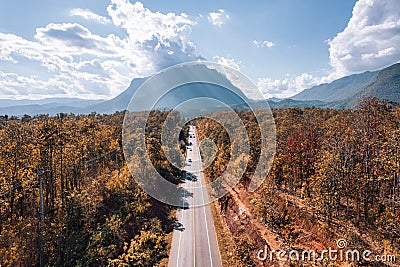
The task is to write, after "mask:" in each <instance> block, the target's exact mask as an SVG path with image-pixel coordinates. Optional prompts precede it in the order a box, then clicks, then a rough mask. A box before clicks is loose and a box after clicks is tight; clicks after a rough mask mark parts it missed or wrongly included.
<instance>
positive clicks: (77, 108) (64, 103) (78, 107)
mask: <svg viewBox="0 0 400 267" xmlns="http://www.w3.org/2000/svg"><path fill="white" fill-rule="evenodd" d="M102 102H104V100H86V99H79V98H45V99H40V100H10V99H0V115H6V114H7V115H10V116H23V115H25V114H27V115H37V114H49V115H56V114H58V113H83V112H82V111H83V110H84V109H86V108H87V107H91V106H93V105H96V104H99V103H102ZM89 110H90V109H89ZM92 111H94V110H92ZM85 113H90V112H85Z"/></svg>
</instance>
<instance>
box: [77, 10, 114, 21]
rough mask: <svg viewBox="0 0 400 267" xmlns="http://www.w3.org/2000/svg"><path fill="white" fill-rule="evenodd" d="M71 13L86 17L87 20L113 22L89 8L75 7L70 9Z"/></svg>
mask: <svg viewBox="0 0 400 267" xmlns="http://www.w3.org/2000/svg"><path fill="white" fill-rule="evenodd" d="M70 15H71V16H76V17H81V18H84V19H85V20H91V21H95V22H97V23H100V24H108V23H111V21H110V20H109V19H108V18H106V17H103V16H100V15H98V14H96V13H93V12H92V11H91V10H89V9H81V8H74V9H72V10H71V11H70Z"/></svg>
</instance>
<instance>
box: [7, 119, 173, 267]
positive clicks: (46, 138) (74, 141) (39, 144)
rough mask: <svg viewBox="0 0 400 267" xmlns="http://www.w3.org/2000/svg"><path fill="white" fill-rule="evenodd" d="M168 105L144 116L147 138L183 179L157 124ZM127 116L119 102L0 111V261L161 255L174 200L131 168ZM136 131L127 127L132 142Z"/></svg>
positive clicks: (166, 168)
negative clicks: (113, 108) (104, 110)
mask: <svg viewBox="0 0 400 267" xmlns="http://www.w3.org/2000/svg"><path fill="white" fill-rule="evenodd" d="M167 115H168V112H153V113H152V114H151V116H149V117H148V119H147V126H146V129H147V132H146V133H147V135H146V141H147V143H148V151H149V152H148V153H149V155H150V158H151V159H152V161H153V164H155V166H158V167H159V168H158V169H157V170H158V171H160V172H161V173H163V174H168V175H169V176H170V177H178V179H177V178H175V181H174V182H176V183H177V181H178V180H179V177H180V173H179V170H176V169H174V168H172V167H171V166H170V165H168V164H163V163H165V162H166V159H165V158H163V155H160V153H158V151H160V148H159V146H160V142H159V141H158V142H157V140H159V139H158V138H159V137H160V134H161V133H160V132H159V131H157V128H158V126H160V125H161V123H162V122H163V120H165V118H166V116H167ZM147 116H148V114H145V113H137V114H135V116H134V118H135V121H133V122H132V124H133V125H136V128H137V129H140V128H139V127H141V125H143V124H146V118H147ZM123 118H124V113H123V112H119V113H115V114H113V115H98V114H91V115H85V116H81V115H79V116H75V115H72V114H70V115H68V114H59V115H58V116H56V117H49V116H45V115H41V116H36V117H29V116H24V117H22V118H21V119H18V118H15V117H12V118H8V117H7V116H4V117H2V118H1V121H0V189H1V190H0V266H154V265H156V264H160V266H162V264H164V265H165V262H166V261H167V257H168V250H169V248H168V244H169V242H168V234H170V233H171V231H172V228H173V225H174V209H173V208H172V207H170V206H167V205H165V204H162V203H159V202H157V201H156V200H154V199H152V198H151V197H150V196H148V195H147V194H146V193H144V192H143V191H142V190H141V189H140V188H139V186H138V185H137V184H136V183H135V180H134V177H132V176H131V174H130V172H129V170H128V168H127V166H126V163H125V160H124V156H123V152H122V145H121V142H122V141H121V131H122V129H121V128H122V122H123ZM177 119H179V118H178V117H177ZM136 128H135V129H136ZM135 129H134V130H135ZM140 134H142V133H140V131H136V132H135V131H132V133H130V136H129V137H130V142H132V148H133V150H134V144H135V142H136V141H137V140H138V138H140ZM139 152H140V151H136V152H135V154H133V155H131V156H132V157H136V158H134V159H133V160H135V159H138V158H139V157H140V155H139V154H138V153H139ZM155 152H157V153H155ZM131 160H132V159H131ZM142 168H143V171H144V172H146V170H147V169H148V168H149V166H142ZM171 179H173V178H171ZM40 181H41V182H40ZM40 184H41V185H40ZM41 192H42V194H40V193H41ZM41 195H42V200H41Z"/></svg>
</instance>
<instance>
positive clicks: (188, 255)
mask: <svg viewBox="0 0 400 267" xmlns="http://www.w3.org/2000/svg"><path fill="white" fill-rule="evenodd" d="M189 136H190V138H189V141H190V142H191V143H192V145H191V146H189V147H187V148H186V167H185V171H186V173H187V175H185V177H183V178H184V182H183V183H182V185H181V186H182V188H183V195H182V207H184V208H179V209H178V211H177V213H176V217H177V221H178V223H177V227H176V229H175V230H174V233H173V238H172V247H171V252H170V257H169V262H168V266H169V267H190V266H198V267H222V263H221V257H220V253H219V248H218V243H217V236H216V234H215V228H214V222H213V218H212V214H211V209H210V205H209V204H207V205H201V206H199V205H200V204H202V203H207V202H208V193H207V190H206V188H205V187H204V188H203V187H202V186H205V184H206V183H205V180H204V175H203V172H202V171H201V170H202V162H201V157H200V149H199V146H198V142H197V136H196V129H195V127H194V126H190V129H189Z"/></svg>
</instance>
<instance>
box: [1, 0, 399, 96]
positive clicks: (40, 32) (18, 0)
mask: <svg viewBox="0 0 400 267" xmlns="http://www.w3.org/2000/svg"><path fill="white" fill-rule="evenodd" d="M198 59H206V60H209V61H217V62H221V63H225V64H229V65H231V66H233V67H235V68H238V69H240V70H241V71H242V72H243V73H244V74H245V75H247V76H248V77H250V78H251V79H252V80H253V81H254V82H255V83H256V84H257V85H258V86H259V87H260V89H261V90H262V91H263V93H264V95H265V96H266V97H273V96H275V97H287V96H290V95H293V94H295V93H297V92H300V91H301V90H303V89H306V88H308V87H310V86H313V85H316V84H319V83H322V82H329V81H332V80H334V79H337V78H340V77H343V76H344V75H349V74H352V73H359V72H363V71H366V70H375V69H379V68H383V67H386V66H388V65H391V64H393V63H396V62H399V60H400V1H398V0H335V1H330V0H307V1H298V0H266V1H256V0H253V1H246V2H245V1H237V0H219V1H215V0H204V1H198V0H186V1H181V0H168V1H160V0H147V1H146V0H143V1H141V2H136V1H130V2H129V1H128V0H107V1H106V0H96V1H75V0H72V1H71V0H69V1H66V0H58V1H54V0H38V1H22V0H13V1H10V0H7V1H6V0H0V98H32V99H33V98H36V99H37V98H43V97H55V96H57V97H59V96H68V97H80V98H110V97H113V96H115V95H117V94H118V93H120V92H122V91H123V90H124V89H125V88H126V87H128V85H129V83H130V81H131V80H132V79H133V78H135V77H145V76H149V75H151V74H153V73H155V72H157V71H159V70H161V69H163V68H165V67H168V66H171V65H173V64H176V63H181V62H185V61H193V60H198Z"/></svg>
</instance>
